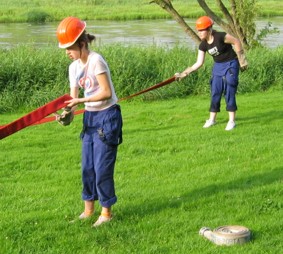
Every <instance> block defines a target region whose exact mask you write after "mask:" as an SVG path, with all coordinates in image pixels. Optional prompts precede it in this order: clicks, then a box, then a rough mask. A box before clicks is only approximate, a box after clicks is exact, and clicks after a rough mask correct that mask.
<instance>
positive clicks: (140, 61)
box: [0, 44, 283, 113]
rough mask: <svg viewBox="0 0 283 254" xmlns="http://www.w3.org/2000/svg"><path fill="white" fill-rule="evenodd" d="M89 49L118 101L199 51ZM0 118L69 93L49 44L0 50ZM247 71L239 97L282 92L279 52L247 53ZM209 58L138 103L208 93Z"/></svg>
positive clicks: (58, 54)
mask: <svg viewBox="0 0 283 254" xmlns="http://www.w3.org/2000/svg"><path fill="white" fill-rule="evenodd" d="M93 49H94V50H95V51H97V52H99V53H100V54H102V55H103V56H104V58H105V59H106V61H107V62H108V64H109V67H110V70H111V74H112V80H113V82H114V85H115V89H116V92H117V95H118V97H119V98H123V97H125V96H128V95H131V94H134V93H136V92H138V91H141V90H143V89H145V88H148V87H150V86H152V85H154V84H157V83H159V82H161V81H163V80H165V79H168V78H170V77H172V76H173V75H174V74H175V73H176V72H181V71H183V70H184V69H185V68H186V67H187V66H189V65H192V64H193V63H194V62H195V61H196V57H197V52H196V51H193V50H190V49H188V48H182V47H179V46H176V47H173V48H161V47H158V46H150V47H138V46H128V47H125V46H123V45H121V44H111V45H104V46H99V47H97V48H94V47H93ZM0 57H1V59H2V67H1V68H0V113H1V112H7V111H13V110H17V109H20V108H30V109H32V108H35V107H39V106H41V105H43V104H45V103H46V102H48V101H50V100H52V99H55V98H57V97H59V96H61V95H63V94H65V93H68V92H69V85H68V66H69V64H70V61H69V59H68V58H67V57H66V55H65V53H64V51H62V50H61V49H58V48H57V47H54V46H53V45H52V46H50V47H48V48H45V49H37V48H34V47H30V46H18V47H16V48H12V49H9V50H7V49H6V50H0ZM247 59H248V62H249V68H248V70H247V71H245V72H243V73H240V84H239V90H238V92H239V93H251V92H261V91H267V90H270V89H272V90H274V89H277V90H279V89H280V90H282V85H283V80H282V79H283V73H282V71H283V47H278V48H276V49H267V48H256V49H254V50H251V51H249V52H248V54H247ZM212 64H213V61H212V58H211V57H207V58H206V61H205V64H204V66H202V67H201V69H199V70H198V71H197V72H194V73H192V74H191V75H190V76H189V77H187V78H186V79H184V80H182V81H181V82H174V83H172V84H170V85H167V86H164V87H162V88H160V89H157V90H154V91H152V92H149V93H145V94H143V95H141V96H140V99H146V100H151V99H168V98H173V97H184V96H188V95H202V94H209V90H210V87H209V79H210V75H211V68H212Z"/></svg>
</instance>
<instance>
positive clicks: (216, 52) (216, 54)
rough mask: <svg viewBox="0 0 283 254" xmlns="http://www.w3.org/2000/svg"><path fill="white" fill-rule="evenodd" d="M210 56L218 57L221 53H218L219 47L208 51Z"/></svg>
mask: <svg viewBox="0 0 283 254" xmlns="http://www.w3.org/2000/svg"><path fill="white" fill-rule="evenodd" d="M208 54H210V55H211V56H218V55H219V51H218V49H217V47H213V48H211V49H209V50H208Z"/></svg>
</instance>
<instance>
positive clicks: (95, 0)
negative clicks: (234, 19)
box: [0, 0, 283, 23]
mask: <svg viewBox="0 0 283 254" xmlns="http://www.w3.org/2000/svg"><path fill="white" fill-rule="evenodd" d="M206 2H207V3H208V5H209V6H210V7H211V8H212V10H213V11H215V12H216V13H219V9H218V8H217V5H216V2H215V1H213V0H208V1H206ZM224 2H225V3H226V4H227V6H230V4H229V1H224ZM173 4H174V7H175V8H176V10H178V11H179V12H180V14H181V15H182V16H183V17H185V18H196V17H198V16H200V15H203V14H204V12H203V10H202V9H201V8H200V6H199V5H198V3H197V1H190V2H188V1H186V0H174V1H173ZM256 4H257V5H258V11H259V16H265V17H266V16H282V15H283V3H282V1H281V0H273V1H267V0H258V1H256ZM0 9H1V15H0V22H6V23H8V22H30V23H34V22H40V23H42V22H48V21H58V20H61V19H63V18H65V17H67V16H79V17H80V18H82V19H86V20H133V19H161V18H162V19H163V18H171V17H170V15H169V14H168V13H167V12H166V11H164V10H163V9H162V8H161V7H159V6H158V5H157V4H154V3H152V4H150V1H149V0H140V1H135V0H87V1H70V0H63V1H55V0H41V1H34V0H25V1H17V0H9V1H1V3H0Z"/></svg>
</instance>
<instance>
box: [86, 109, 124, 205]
mask: <svg viewBox="0 0 283 254" xmlns="http://www.w3.org/2000/svg"><path fill="white" fill-rule="evenodd" d="M122 125H123V123H122V116H121V110H120V106H119V105H113V106H112V107H110V108H107V109H105V110H102V111H95V112H90V111H85V112H84V118H83V131H82V133H81V139H82V182H83V190H82V199H83V200H88V201H93V200H99V202H100V204H101V206H103V207H111V206H112V205H113V204H115V203H116V202H117V197H116V194H115V186H114V166H115V162H116V156H117V149H118V145H119V144H121V143H122Z"/></svg>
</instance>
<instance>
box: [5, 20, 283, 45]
mask: <svg viewBox="0 0 283 254" xmlns="http://www.w3.org/2000/svg"><path fill="white" fill-rule="evenodd" d="M186 21H187V23H188V24H189V25H190V26H191V27H194V22H195V20H186ZM268 22H271V23H272V26H273V27H276V28H278V30H279V31H280V33H279V34H269V35H268V36H267V38H265V39H264V44H265V45H266V46H267V47H270V48H275V47H277V46H279V45H283V36H282V34H283V17H273V18H269V19H260V20H258V21H257V22H256V26H257V30H258V31H259V30H261V29H262V28H264V27H265V26H266V25H267V24H268ZM57 26H58V22H56V23H46V24H28V23H8V24H5V23H4V24H0V48H11V47H14V46H16V45H18V44H25V45H29V44H32V45H35V46H38V47H45V46H47V45H50V44H55V45H57V41H56V34H55V32H56V28H57ZM216 29H217V30H221V29H219V28H218V27H217V26H216ZM87 31H88V32H90V33H92V34H94V35H96V38H97V42H96V43H98V44H99V45H100V44H109V43H123V44H124V45H145V46H146V45H157V46H166V47H171V46H173V45H176V44H179V45H182V46H183V45H184V46H188V47H190V48H195V47H196V46H197V45H196V44H195V43H194V42H193V41H192V40H191V39H190V37H189V36H188V35H186V34H185V32H184V31H183V30H182V28H181V27H180V26H179V24H177V23H176V22H175V21H174V20H134V21H88V22H87Z"/></svg>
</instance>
